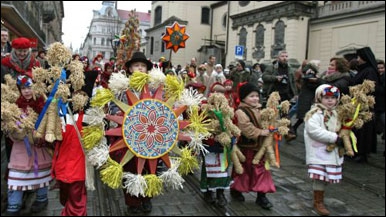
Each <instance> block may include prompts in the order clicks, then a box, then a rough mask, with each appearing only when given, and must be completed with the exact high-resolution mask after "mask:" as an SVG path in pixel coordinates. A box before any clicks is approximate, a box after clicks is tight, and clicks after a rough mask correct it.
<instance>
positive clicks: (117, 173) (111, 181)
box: [100, 157, 123, 189]
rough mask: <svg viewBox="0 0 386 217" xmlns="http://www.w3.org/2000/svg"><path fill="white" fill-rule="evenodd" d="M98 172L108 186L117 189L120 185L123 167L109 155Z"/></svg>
mask: <svg viewBox="0 0 386 217" xmlns="http://www.w3.org/2000/svg"><path fill="white" fill-rule="evenodd" d="M100 174H101V180H102V182H103V183H105V184H106V185H107V186H109V187H110V188H112V189H117V188H119V187H121V186H122V176H123V167H122V165H120V164H119V163H118V162H116V161H114V160H113V159H111V158H110V157H109V158H108V159H107V162H106V164H105V165H103V167H102V169H101V171H100Z"/></svg>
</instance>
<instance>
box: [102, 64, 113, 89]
mask: <svg viewBox="0 0 386 217" xmlns="http://www.w3.org/2000/svg"><path fill="white" fill-rule="evenodd" d="M104 68H105V71H104V72H102V74H101V78H100V81H99V83H100V85H101V86H102V87H103V88H109V80H110V77H111V74H112V73H113V72H114V71H113V70H114V65H113V63H111V62H107V63H105V67H104Z"/></svg>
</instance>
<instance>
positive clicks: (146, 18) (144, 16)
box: [117, 9, 151, 23]
mask: <svg viewBox="0 0 386 217" xmlns="http://www.w3.org/2000/svg"><path fill="white" fill-rule="evenodd" d="M117 11H118V16H119V17H120V18H121V20H128V19H129V13H130V11H126V10H121V9H118V10H117ZM135 14H136V15H137V16H138V19H139V22H140V23H142V22H148V23H150V19H151V18H150V13H146V12H137V11H136V12H135Z"/></svg>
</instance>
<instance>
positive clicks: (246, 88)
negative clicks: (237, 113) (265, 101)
mask: <svg viewBox="0 0 386 217" xmlns="http://www.w3.org/2000/svg"><path fill="white" fill-rule="evenodd" d="M253 91H256V92H257V93H259V88H258V87H257V86H256V85H254V84H252V83H246V84H244V85H243V86H241V87H240V89H239V98H240V100H243V99H244V98H245V97H247V96H248V95H249V94H250V93H252V92H253Z"/></svg>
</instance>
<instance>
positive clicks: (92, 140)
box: [82, 125, 103, 151]
mask: <svg viewBox="0 0 386 217" xmlns="http://www.w3.org/2000/svg"><path fill="white" fill-rule="evenodd" d="M82 133H83V144H84V148H85V149H86V150H87V151H89V150H91V149H93V148H94V147H95V146H96V145H97V144H98V143H99V141H100V140H101V139H102V137H103V127H102V126H99V125H96V126H92V125H90V126H87V127H83V130H82Z"/></svg>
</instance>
